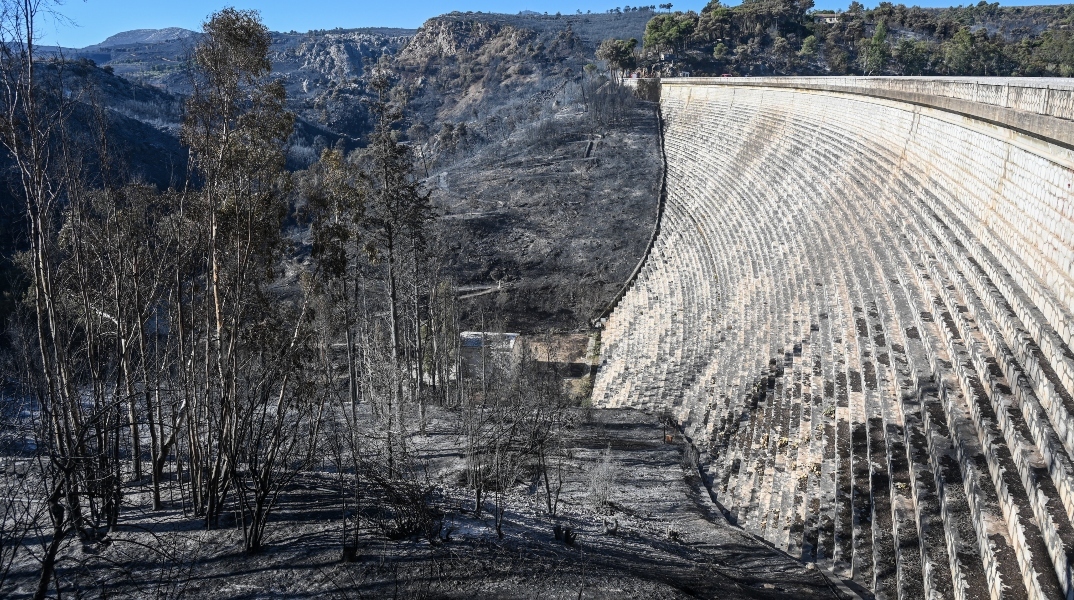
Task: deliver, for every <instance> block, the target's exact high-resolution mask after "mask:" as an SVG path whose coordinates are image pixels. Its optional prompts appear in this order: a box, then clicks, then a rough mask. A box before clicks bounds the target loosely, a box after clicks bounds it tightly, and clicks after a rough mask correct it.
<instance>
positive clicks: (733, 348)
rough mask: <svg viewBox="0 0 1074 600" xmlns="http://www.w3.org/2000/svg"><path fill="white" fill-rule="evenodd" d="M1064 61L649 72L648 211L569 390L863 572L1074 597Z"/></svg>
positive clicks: (791, 546) (851, 576)
mask: <svg viewBox="0 0 1074 600" xmlns="http://www.w3.org/2000/svg"><path fill="white" fill-rule="evenodd" d="M1072 97H1074V85H1072V84H1071V83H1070V82H1068V81H1067V80H1039V79H1034V80H1029V79H929V78H840V77H834V78H717V79H690V78H680V79H664V80H662V81H661V83H660V103H661V112H662V115H663V120H664V123H665V126H664V152H665V155H666V161H667V169H666V178H667V179H666V199H665V203H664V209H663V212H662V221H661V224H660V229H659V235H658V236H657V238H656V240H655V242H654V243H653V245H652V249H651V251H650V253H649V256H648V258H647V260H646V262H645V263H644V265H643V266H642V268H641V269H640V270H639V272H638V274H637V277H636V279H635V281H634V282H633V285H632V286H631V287H630V289H629V291H628V292H627V293H626V294H625V295H624V297H623V298H622V300H621V301H620V302H619V304H618V305H617V307H616V309H615V311H614V312H613V313H612V314H611V316H610V317H609V318H608V320H607V322H606V323H605V326H604V331H603V334H602V346H603V350H602V365H601V367H600V370H599V371H598V374H597V379H596V382H595V385H594V390H593V398H594V402H595V404H597V405H599V406H635V407H642V408H649V409H652V410H655V411H661V412H663V411H669V412H671V413H673V414H674V415H675V416H676V417H677V418H678V419H679V420H680V422H681V423H682V424H683V426H684V428H685V429H686V431H687V432H688V433H689V434H690V435H691V436H692V438H693V439H694V441H695V443H696V444H697V445H698V447H699V448H700V449H701V450H703V453H704V459H703V462H704V464H705V470H706V474H707V478H708V480H709V481H708V483H709V485H710V488H711V490H712V491H713V493H714V494H715V496H716V498H717V500H718V501H719V502H720V503H721V505H722V506H723V507H724V509H725V510H726V514H727V516H728V518H729V519H730V520H731V521H733V522H735V523H737V524H739V525H740V526H742V527H743V528H745V529H747V530H749V531H752V532H754V533H755V534H757V535H759V536H761V537H763V538H765V539H767V540H768V541H770V542H771V543H773V544H774V545H776V546H778V547H780V548H782V549H784V550H786V551H787V552H788V553H790V554H792V555H793V556H796V557H798V558H800V559H801V560H804V561H807V562H814V563H817V564H818V566H821V567H822V568H826V569H828V570H830V571H832V572H833V573H835V574H836V575H838V576H839V577H841V578H844V579H847V580H852V581H854V582H856V583H857V584H859V585H861V586H862V587H863V588H865V589H868V590H870V591H871V592H872V593H874V594H875V595H876V596H877V597H887V598H896V597H898V598H922V597H937V598H948V597H955V598H984V597H992V598H1001V597H1031V598H1052V597H1065V598H1074V577H1072V572H1074V571H1072V567H1074V565H1072V562H1074V526H1072V523H1074V461H1072V460H1071V458H1072V456H1074V394H1072V392H1074V353H1072V352H1071V347H1072V342H1074V319H1072V315H1074V197H1072V191H1071V184H1072V182H1074V151H1072V148H1074V137H1072V130H1074V122H1072V121H1071V119H1072V118H1074V103H1072Z"/></svg>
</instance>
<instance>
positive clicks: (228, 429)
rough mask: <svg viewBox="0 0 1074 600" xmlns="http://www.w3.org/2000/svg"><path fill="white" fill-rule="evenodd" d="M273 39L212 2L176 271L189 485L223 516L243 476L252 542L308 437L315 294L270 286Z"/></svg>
mask: <svg viewBox="0 0 1074 600" xmlns="http://www.w3.org/2000/svg"><path fill="white" fill-rule="evenodd" d="M270 42H271V38H270V36H269V32H268V29H267V28H266V27H265V26H264V25H263V24H262V23H261V21H260V17H259V16H258V14H257V13H256V12H255V11H242V10H236V9H233V8H226V9H224V10H222V11H220V12H218V13H215V14H214V15H212V17H210V19H209V20H208V21H207V22H206V23H205V24H204V36H202V38H201V39H200V41H199V43H198V46H197V47H196V48H195V50H194V55H193V72H192V78H191V83H192V87H193V93H192V94H191V96H190V98H189V100H188V101H187V104H186V114H185V118H184V122H183V129H182V139H183V141H184V143H185V144H186V145H187V146H188V147H189V148H190V160H191V165H192V167H193V173H194V180H193V184H194V189H196V192H194V193H192V194H191V199H190V202H189V206H188V207H186V208H185V209H184V211H185V214H186V219H187V223H185V227H186V231H185V232H184V234H183V239H182V240H181V243H183V244H185V243H187V240H189V243H191V244H193V245H195V247H196V248H197V253H196V254H195V255H194V256H193V260H191V261H190V263H189V264H188V265H187V268H189V269H191V271H190V272H188V273H185V274H180V276H179V280H180V281H184V286H185V289H184V291H183V294H182V295H183V297H182V298H181V300H180V301H181V302H182V303H184V304H186V305H187V306H188V310H187V311H186V313H185V314H184V315H183V317H182V319H183V322H182V323H181V327H182V328H183V329H184V333H185V336H184V337H185V339H184V341H183V343H184V347H183V353H184V361H183V364H184V367H185V368H186V369H187V370H188V374H187V377H186V381H187V382H188V384H190V385H192V386H193V387H192V389H191V393H190V402H191V404H190V407H189V408H188V412H189V414H188V418H187V423H188V438H189V448H190V453H191V456H190V461H191V466H192V468H191V474H192V477H193V478H194V485H193V486H192V490H193V492H194V494H193V496H194V497H193V499H194V503H195V508H196V511H197V513H198V514H201V515H203V516H204V517H205V521H206V525H207V526H209V527H214V526H216V525H217V524H218V521H219V517H220V514H221V512H222V510H223V508H224V506H225V502H226V498H227V494H228V492H229V491H230V490H231V487H232V486H236V487H237V488H238V489H237V493H238V496H239V499H238V501H239V503H240V506H241V508H242V509H243V510H242V515H243V525H244V531H245V532H246V546H247V550H248V551H257V550H258V549H259V548H260V545H261V542H262V536H263V532H264V524H265V522H266V519H267V515H268V512H269V511H270V510H271V509H272V507H273V506H274V505H275V500H276V497H277V494H278V491H279V485H280V483H281V482H280V480H279V479H278V478H277V477H276V476H275V475H276V474H277V471H278V469H279V468H280V467H281V465H283V464H286V463H287V462H288V461H289V460H290V459H291V457H292V453H293V452H294V451H295V450H296V444H297V443H298V437H297V433H296V431H297V428H298V427H299V426H300V422H299V421H300V419H299V420H296V418H295V413H296V411H297V412H298V413H301V410H299V408H298V407H297V406H296V403H297V402H300V401H301V399H300V398H299V394H298V393H297V391H296V390H297V389H299V388H300V387H301V382H300V379H301V378H302V377H304V376H305V374H304V371H303V366H302V364H301V362H302V361H301V360H299V359H298V358H297V357H298V356H299V355H301V353H302V351H303V349H304V347H305V342H306V340H305V337H306V335H307V332H306V328H305V327H304V322H305V321H306V309H307V306H308V302H307V300H308V295H303V297H302V298H299V299H298V300H294V299H293V298H286V297H280V296H279V294H277V293H276V292H274V291H273V289H272V286H273V284H274V283H276V282H277V280H278V279H279V278H280V277H281V276H282V275H283V273H282V272H281V266H282V264H283V260H284V258H285V251H286V244H285V239H284V237H283V233H282V225H283V220H284V218H285V216H286V213H287V194H288V193H289V186H290V180H289V177H288V175H287V173H286V171H285V169H284V165H285V156H286V153H285V146H286V141H287V139H288V138H289V136H290V135H291V132H292V131H293V128H294V116H293V115H292V114H291V113H290V112H288V111H287V110H286V109H285V99H286V98H285V91H284V87H283V84H282V82H281V81H279V80H277V79H273V78H272V77H271V69H272V64H271V62H270V60H269V57H268V51H269V45H270ZM311 414H312V413H311Z"/></svg>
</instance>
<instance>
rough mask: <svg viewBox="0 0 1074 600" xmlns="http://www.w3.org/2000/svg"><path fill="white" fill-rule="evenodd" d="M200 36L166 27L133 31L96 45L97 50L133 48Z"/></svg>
mask: <svg viewBox="0 0 1074 600" xmlns="http://www.w3.org/2000/svg"><path fill="white" fill-rule="evenodd" d="M196 35H198V33H197V32H196V31H191V30H189V29H183V28H182V27H165V28H164V29H132V30H130V31H122V32H120V33H117V34H115V35H112V36H109V37H108V38H107V39H105V40H104V41H103V42H101V43H99V44H94V45H93V46H92V47H96V48H114V47H116V46H133V45H137V44H160V43H163V42H170V41H173V40H184V39H187V38H191V37H194V36H196Z"/></svg>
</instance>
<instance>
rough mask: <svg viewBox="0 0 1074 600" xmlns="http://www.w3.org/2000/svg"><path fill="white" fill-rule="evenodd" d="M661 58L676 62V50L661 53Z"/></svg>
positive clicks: (665, 60)
mask: <svg viewBox="0 0 1074 600" xmlns="http://www.w3.org/2000/svg"><path fill="white" fill-rule="evenodd" d="M660 60H662V61H664V62H675V53H674V52H661V53H660Z"/></svg>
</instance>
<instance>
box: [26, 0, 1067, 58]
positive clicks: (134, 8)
mask: <svg viewBox="0 0 1074 600" xmlns="http://www.w3.org/2000/svg"><path fill="white" fill-rule="evenodd" d="M664 1H665V0H640V1H638V2H637V4H641V3H642V2H646V3H647V4H661V3H663V2H664ZM671 1H672V2H673V3H674V5H675V9H677V10H680V9H681V10H689V9H693V10H700V9H701V7H703V6H704V5H705V4H706V3H707V0H678V1H676V0H671ZM815 1H816V4H817V8H822V9H834V8H845V7H846V6H847V4H849V0H846V1H841V0H815ZM904 1H906V0H904ZM968 1H969V0H921V1H919V2H906V3H907V4H918V5H920V6H950V5H951V4H958V3H960V2H968ZM728 3H729V4H737V3H738V0H732V1H730V2H728ZM864 4H866V5H867V6H875V4H876V2H875V1H872V2H865V3H864ZM1003 4H1004V5H1015V4H1052V3H1051V2H1042V1H1041V0H1028V1H1021V2H1020V1H1017V0H1016V1H1014V2H1003ZM228 5H232V6H236V7H238V8H256V9H258V10H260V11H261V16H262V18H263V19H264V21H265V23H266V24H267V25H268V26H269V28H270V29H273V30H276V31H290V30H292V29H294V30H296V31H308V30H310V29H332V28H335V27H378V26H379V27H418V26H419V25H421V23H422V22H423V21H424V20H425V19H428V18H429V17H434V16H436V15H439V14H443V13H446V12H451V11H453V10H459V11H468V10H472V11H484V12H506V13H517V12H518V11H520V10H534V11H540V12H548V13H550V14H551V13H555V12H557V11H558V12H563V13H573V12H575V11H576V10H578V9H581V10H582V12H585V11H586V10H592V11H593V12H603V11H605V10H607V9H609V8H612V7H615V6H623V5H629V6H634V5H635V4H632V3H629V2H625V1H620V2H619V3H618V4H615V3H613V1H609V0H539V1H537V0H379V1H369V0H361V1H355V0H261V1H257V0H232V1H231V2H229V1H228V0H63V4H62V5H61V6H59V7H58V8H59V12H61V13H62V14H64V15H65V16H66V17H67V19H68V20H69V21H71V23H49V24H46V26H45V27H42V29H41V33H42V36H43V39H42V40H41V41H42V42H43V43H46V44H60V45H63V46H67V47H70V48H80V47H83V46H88V45H90V44H94V43H97V42H100V41H102V40H104V39H105V38H106V37H108V36H110V35H112V34H114V33H118V32H120V31H127V30H130V29H150V28H153V29H156V28H161V27H186V28H187V29H195V30H196V29H200V26H201V22H202V21H204V20H205V17H207V16H208V15H209V14H211V13H212V12H213V11H215V10H219V9H220V8H222V7H224V6H228Z"/></svg>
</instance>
